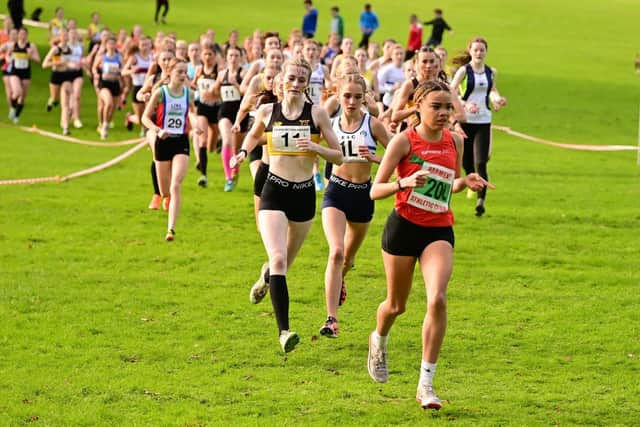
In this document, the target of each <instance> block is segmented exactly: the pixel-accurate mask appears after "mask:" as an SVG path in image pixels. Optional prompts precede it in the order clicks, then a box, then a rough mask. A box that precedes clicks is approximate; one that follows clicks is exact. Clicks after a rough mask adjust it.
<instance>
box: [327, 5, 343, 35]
mask: <svg viewBox="0 0 640 427" xmlns="http://www.w3.org/2000/svg"><path fill="white" fill-rule="evenodd" d="M331 33H336V34H337V35H338V36H340V41H342V38H343V37H344V20H343V19H342V16H340V9H339V8H338V6H333V7H332V8H331V22H330V24H329V34H331Z"/></svg>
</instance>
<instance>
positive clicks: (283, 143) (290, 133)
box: [271, 126, 311, 153]
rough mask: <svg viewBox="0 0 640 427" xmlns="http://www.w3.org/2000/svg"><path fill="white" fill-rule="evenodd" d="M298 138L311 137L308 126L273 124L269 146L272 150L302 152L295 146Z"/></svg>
mask: <svg viewBox="0 0 640 427" xmlns="http://www.w3.org/2000/svg"><path fill="white" fill-rule="evenodd" d="M298 139H311V129H310V128H309V126H274V127H273V130H272V131H271V147H272V149H273V150H274V151H280V152H287V153H302V152H304V151H303V150H300V149H299V148H298V147H297V146H296V140H298Z"/></svg>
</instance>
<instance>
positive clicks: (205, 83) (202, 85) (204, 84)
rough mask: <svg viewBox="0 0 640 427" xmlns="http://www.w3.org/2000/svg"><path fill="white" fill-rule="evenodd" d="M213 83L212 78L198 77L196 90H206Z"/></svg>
mask: <svg viewBox="0 0 640 427" xmlns="http://www.w3.org/2000/svg"><path fill="white" fill-rule="evenodd" d="M214 83H215V80H212V79H198V91H199V92H206V91H208V90H209V89H210V88H211V87H212V86H213V84H214Z"/></svg>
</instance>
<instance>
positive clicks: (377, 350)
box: [367, 333, 389, 383]
mask: <svg viewBox="0 0 640 427" xmlns="http://www.w3.org/2000/svg"><path fill="white" fill-rule="evenodd" d="M367 368H368V370H369V375H370V376H371V378H373V380H374V381H375V382H378V383H386V382H387V381H389V368H387V349H386V348H385V347H384V346H381V345H380V343H379V342H376V340H375V339H374V338H373V333H372V334H371V335H369V361H368V364H367Z"/></svg>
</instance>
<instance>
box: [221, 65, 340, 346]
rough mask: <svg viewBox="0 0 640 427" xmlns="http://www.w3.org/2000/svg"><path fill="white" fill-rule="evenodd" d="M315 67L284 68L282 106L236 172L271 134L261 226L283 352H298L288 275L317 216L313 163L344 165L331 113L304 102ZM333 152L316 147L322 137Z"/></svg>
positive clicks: (264, 118)
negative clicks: (322, 160)
mask: <svg viewBox="0 0 640 427" xmlns="http://www.w3.org/2000/svg"><path fill="white" fill-rule="evenodd" d="M311 71H312V70H311V67H310V66H309V63H307V62H306V61H304V60H290V61H288V62H287V63H286V64H285V66H284V80H283V85H284V97H283V100H282V102H279V103H275V104H266V105H263V106H262V107H260V108H259V109H258V111H257V113H256V118H255V123H254V125H253V127H252V129H251V132H250V133H249V134H248V135H247V137H246V138H245V140H244V143H243V144H242V149H241V150H240V151H239V153H238V154H237V155H236V156H235V157H233V161H232V162H231V166H232V167H235V166H237V164H238V163H240V162H242V161H244V159H245V158H246V156H247V152H248V151H251V150H252V149H253V147H254V146H255V145H256V144H257V143H258V142H259V140H260V137H261V136H262V135H263V134H264V133H266V136H267V149H268V152H269V160H270V165H269V174H268V176H267V181H266V183H265V185H264V188H263V190H262V197H261V200H260V212H259V220H258V221H259V224H260V233H261V236H262V240H263V242H264V246H265V249H266V251H267V254H268V256H269V271H268V273H267V272H265V276H268V280H265V282H268V284H269V290H270V292H271V302H272V304H273V309H274V312H275V317H276V320H277V323H278V332H279V334H280V335H279V340H280V345H281V347H282V350H283V351H284V352H289V351H291V350H293V349H294V348H295V346H296V344H297V343H298V341H299V337H298V335H297V334H296V333H295V332H293V331H290V330H289V292H288V288H287V279H286V273H287V270H288V268H289V267H290V266H291V264H292V263H293V260H294V259H295V256H296V254H297V253H298V251H299V250H300V247H301V246H302V243H303V242H304V239H305V237H306V236H307V233H308V232H309V229H310V228H311V224H312V222H313V217H314V216H315V206H316V204H315V194H316V193H315V189H314V184H313V159H314V158H315V156H316V155H320V156H321V157H323V158H325V159H326V160H329V161H330V162H332V163H335V164H341V163H342V152H341V151H340V149H339V145H338V141H337V139H336V135H335V134H334V132H333V130H332V129H331V122H330V120H329V116H328V115H327V113H326V111H324V110H323V109H322V108H321V107H319V106H315V105H312V104H310V103H308V102H306V101H305V95H304V91H305V90H306V88H307V86H308V84H309V78H310V76H311ZM321 132H322V134H323V135H324V139H325V140H326V141H327V144H328V145H329V148H326V147H323V146H321V145H319V144H318V143H317V141H319V140H320V133H321Z"/></svg>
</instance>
